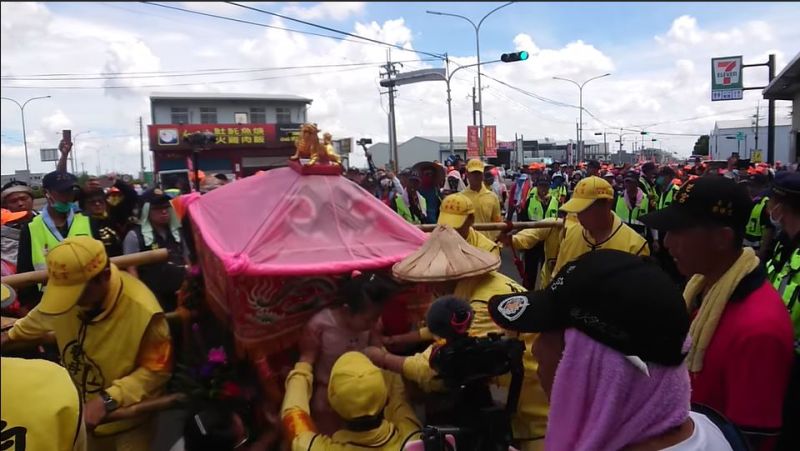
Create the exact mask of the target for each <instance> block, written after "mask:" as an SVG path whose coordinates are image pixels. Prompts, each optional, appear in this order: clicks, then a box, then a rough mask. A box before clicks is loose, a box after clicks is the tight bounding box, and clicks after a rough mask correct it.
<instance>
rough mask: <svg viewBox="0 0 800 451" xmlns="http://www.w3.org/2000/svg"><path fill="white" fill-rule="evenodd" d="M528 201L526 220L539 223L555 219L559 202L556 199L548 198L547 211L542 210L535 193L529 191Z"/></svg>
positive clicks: (553, 197)
mask: <svg viewBox="0 0 800 451" xmlns="http://www.w3.org/2000/svg"><path fill="white" fill-rule="evenodd" d="M529 197H530V200H529V201H528V218H529V219H530V220H531V221H541V220H542V219H546V218H557V217H558V207H559V206H560V205H559V201H558V197H555V196H550V201H549V202H547V210H544V208H542V202H540V201H541V199H540V198H539V195H538V194H536V192H535V191H531V195H530V196H529Z"/></svg>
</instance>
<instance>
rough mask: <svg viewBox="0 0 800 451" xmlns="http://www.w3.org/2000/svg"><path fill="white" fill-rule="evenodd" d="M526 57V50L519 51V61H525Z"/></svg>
mask: <svg viewBox="0 0 800 451" xmlns="http://www.w3.org/2000/svg"><path fill="white" fill-rule="evenodd" d="M526 59H528V52H526V51H524V50H523V51H521V52H519V60H520V61H525V60H526Z"/></svg>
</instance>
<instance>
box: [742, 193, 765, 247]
mask: <svg viewBox="0 0 800 451" xmlns="http://www.w3.org/2000/svg"><path fill="white" fill-rule="evenodd" d="M767 201H769V198H768V197H764V198H762V199H761V201H759V202H758V203H757V204H755V205H754V206H753V209H752V210H751V211H750V220H749V221H747V227H746V228H745V229H744V245H745V246H749V247H752V248H753V249H758V248H760V247H761V237H762V236H763V235H764V229H765V225H764V223H762V222H761V215H762V214H763V212H764V207H765V206H766V205H767Z"/></svg>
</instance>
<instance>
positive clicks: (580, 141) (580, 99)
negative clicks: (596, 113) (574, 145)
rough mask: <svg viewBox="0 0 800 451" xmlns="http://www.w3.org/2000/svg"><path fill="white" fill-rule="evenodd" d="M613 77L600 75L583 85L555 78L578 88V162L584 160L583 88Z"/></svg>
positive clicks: (566, 79)
mask: <svg viewBox="0 0 800 451" xmlns="http://www.w3.org/2000/svg"><path fill="white" fill-rule="evenodd" d="M609 75H611V74H610V73H607V74H603V75H598V76H596V77H592V78H590V79H588V80H586V81H584V82H583V83H578V82H577V81H575V80H570V79H568V78H561V77H553V79H554V80H561V81H568V82H570V83H572V84H574V85H575V86H577V87H578V103H579V105H578V109H579V110H580V113H579V116H580V117H579V119H578V121H579V122H580V126H579V127H578V161H581V159H582V158H583V87H584V86H586V83H589V82H590V81H592V80H597V79H598V78H603V77H608V76H609Z"/></svg>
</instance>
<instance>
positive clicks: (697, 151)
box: [692, 135, 711, 156]
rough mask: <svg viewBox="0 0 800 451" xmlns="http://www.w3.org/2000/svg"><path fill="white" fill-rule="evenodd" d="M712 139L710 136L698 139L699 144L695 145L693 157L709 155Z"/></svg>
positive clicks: (702, 136)
mask: <svg viewBox="0 0 800 451" xmlns="http://www.w3.org/2000/svg"><path fill="white" fill-rule="evenodd" d="M710 138H711V137H710V136H708V135H701V136H700V137H699V138H697V142H695V143H694V150H692V155H702V156H707V155H708V141H709V139H710Z"/></svg>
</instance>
